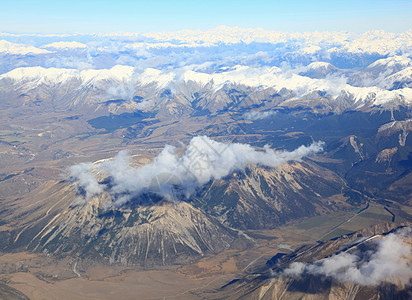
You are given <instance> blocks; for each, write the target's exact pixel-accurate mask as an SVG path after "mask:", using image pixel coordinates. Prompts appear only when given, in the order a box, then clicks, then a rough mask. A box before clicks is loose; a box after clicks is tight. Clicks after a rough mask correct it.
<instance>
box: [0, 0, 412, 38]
mask: <svg viewBox="0 0 412 300" xmlns="http://www.w3.org/2000/svg"><path fill="white" fill-rule="evenodd" d="M0 5H1V6H0V32H15V33H75V32H78V33H93V32H119V31H127V32H154V31H175V30H181V29H202V30H206V29H211V28H214V27H216V26H219V25H227V26H239V27H243V28H257V27H262V28H264V29H268V30H278V31H287V32H295V31H314V30H318V31H351V32H364V31H368V30H374V29H382V30H385V31H392V32H403V31H407V30H409V29H412V1H411V0H374V1H369V0H368V1H362V0H358V1H353V0H345V1H342V0H330V1H301V0H289V1H267V0H255V1H253V0H249V1H243V0H238V1H232V0H228V1H224V0H221V1H216V0H209V1H206V0H205V1H186V0H184V1H177V0H176V1H163V0H159V1H156V0H153V1H150V0H146V1H127V0H118V1H115V0H113V1H107V0H100V1H97V0H89V1H87V0H82V1H79V0H71V1H66V0H60V1H58V0H55V1H44V0H37V1H27V0H23V1H19V0H14V1H10V0H0Z"/></svg>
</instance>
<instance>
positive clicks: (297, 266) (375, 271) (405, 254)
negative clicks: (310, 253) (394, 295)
mask: <svg viewBox="0 0 412 300" xmlns="http://www.w3.org/2000/svg"><path fill="white" fill-rule="evenodd" d="M411 238H412V228H411V227H408V228H404V229H400V230H398V231H397V232H396V233H391V234H389V235H387V236H385V237H384V238H381V239H380V238H376V239H374V240H372V241H369V242H366V243H368V244H369V245H370V246H371V247H368V248H367V250H364V251H361V250H359V249H357V250H356V251H354V252H353V253H348V252H342V253H340V254H337V255H334V256H332V257H330V258H326V259H323V260H320V261H317V262H314V263H301V262H295V263H292V264H291V265H290V267H289V268H288V269H286V270H285V271H284V272H283V274H284V275H287V276H292V277H299V276H302V275H305V274H312V275H324V276H328V277H332V278H335V279H338V280H342V281H347V282H351V283H354V284H360V285H364V286H371V285H378V284H380V283H382V282H399V281H401V282H403V283H408V282H409V280H410V279H411V278H412V246H411ZM408 239H409V241H407V240H408Z"/></svg>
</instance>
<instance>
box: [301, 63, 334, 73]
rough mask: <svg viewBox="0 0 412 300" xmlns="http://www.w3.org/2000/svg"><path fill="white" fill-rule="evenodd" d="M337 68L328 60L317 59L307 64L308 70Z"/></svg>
mask: <svg viewBox="0 0 412 300" xmlns="http://www.w3.org/2000/svg"><path fill="white" fill-rule="evenodd" d="M332 69H336V67H335V66H334V65H332V64H331V63H328V62H323V61H316V62H313V63H310V64H309V65H307V66H306V70H307V71H308V70H332Z"/></svg>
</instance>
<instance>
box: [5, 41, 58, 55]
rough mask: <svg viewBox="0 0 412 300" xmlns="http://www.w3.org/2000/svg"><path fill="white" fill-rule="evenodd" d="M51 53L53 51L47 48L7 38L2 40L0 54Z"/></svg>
mask: <svg viewBox="0 0 412 300" xmlns="http://www.w3.org/2000/svg"><path fill="white" fill-rule="evenodd" d="M49 53H52V52H51V51H48V50H45V49H39V48H36V47H33V46H27V45H24V44H16V43H11V42H8V41H5V40H1V41H0V54H3V55H28V54H32V55H37V54H49Z"/></svg>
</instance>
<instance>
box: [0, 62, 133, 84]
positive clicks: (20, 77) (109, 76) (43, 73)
mask: <svg viewBox="0 0 412 300" xmlns="http://www.w3.org/2000/svg"><path fill="white" fill-rule="evenodd" d="M133 71H134V68H133V67H130V66H115V67H113V68H111V69H100V70H84V71H79V70H75V69H62V68H42V67H27V68H17V69H14V70H12V71H10V72H8V73H6V74H3V75H1V76H0V80H1V79H10V80H13V81H16V82H30V81H32V82H37V83H38V84H40V83H47V82H48V83H52V84H53V83H65V82H67V81H69V80H73V79H77V80H80V81H81V82H82V83H88V82H96V81H102V80H111V81H117V82H121V81H125V80H128V79H130V77H131V76H132V74H133Z"/></svg>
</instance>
